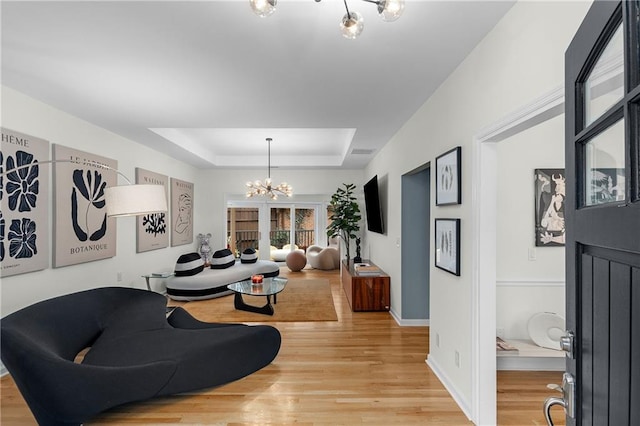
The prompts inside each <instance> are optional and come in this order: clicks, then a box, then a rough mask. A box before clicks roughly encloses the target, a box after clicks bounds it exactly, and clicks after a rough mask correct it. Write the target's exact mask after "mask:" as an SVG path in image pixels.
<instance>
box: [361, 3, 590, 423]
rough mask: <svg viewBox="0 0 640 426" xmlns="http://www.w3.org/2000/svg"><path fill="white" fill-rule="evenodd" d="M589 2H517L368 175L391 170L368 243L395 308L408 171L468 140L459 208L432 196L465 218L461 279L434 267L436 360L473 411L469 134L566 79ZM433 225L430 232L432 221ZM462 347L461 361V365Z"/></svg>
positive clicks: (437, 211)
mask: <svg viewBox="0 0 640 426" xmlns="http://www.w3.org/2000/svg"><path fill="white" fill-rule="evenodd" d="M589 5H590V2H519V3H517V4H516V5H515V6H514V7H513V8H512V9H511V10H510V11H509V12H508V13H507V14H506V15H505V17H504V18H503V19H502V20H501V21H500V22H499V23H498V24H497V25H496V27H495V28H494V29H493V30H492V31H491V33H489V34H488V35H487V37H485V39H484V40H483V41H482V42H481V43H480V44H479V45H478V46H477V47H476V48H475V49H474V51H473V52H472V53H471V54H470V55H469V56H468V57H467V58H466V59H465V60H464V61H463V63H462V64H461V65H460V66H459V67H458V68H457V69H456V71H454V72H453V73H452V74H451V76H450V77H449V78H448V79H447V81H445V82H444V83H443V84H442V85H441V86H440V88H439V89H438V90H437V91H436V93H434V95H433V96H432V97H431V98H430V99H429V100H428V101H427V102H426V103H425V104H424V105H423V106H422V107H421V108H420V109H419V110H418V111H417V112H416V114H415V115H414V117H413V118H412V119H410V120H409V121H408V122H407V123H406V124H405V125H404V126H403V128H402V129H401V130H400V131H399V132H398V133H397V134H396V135H395V136H394V138H393V139H392V140H391V141H390V142H389V143H388V144H387V145H386V146H385V147H384V149H382V150H381V151H380V153H379V154H378V155H377V156H376V157H375V158H374V159H373V161H372V162H371V163H370V164H369V165H368V166H367V169H366V172H365V177H366V176H372V175H374V174H378V175H384V174H388V182H389V210H388V215H389V216H388V221H387V222H388V234H387V235H386V236H383V235H373V236H369V238H368V241H369V244H370V245H371V247H370V251H371V258H372V260H373V261H374V262H376V263H377V264H379V265H380V266H381V267H382V268H383V269H384V270H385V271H386V272H387V273H389V275H390V276H391V286H392V291H391V293H392V294H391V305H392V306H394V305H395V306H398V305H399V303H400V300H401V297H400V294H401V288H402V285H401V282H402V275H401V270H400V265H401V262H400V256H401V253H400V250H399V248H396V240H397V239H398V238H400V211H399V208H400V205H401V203H400V193H401V176H402V174H404V173H406V172H408V171H410V170H412V169H415V168H417V167H418V166H421V165H422V164H425V163H427V162H432V164H433V162H434V160H435V157H436V156H438V155H440V154H442V153H444V152H446V151H447V150H449V149H451V148H453V147H455V146H458V145H460V146H462V170H463V171H462V205H460V206H448V207H436V206H435V205H434V203H435V200H434V199H433V197H432V204H431V206H432V207H431V208H432V216H433V218H438V217H458V218H461V220H462V226H461V234H462V247H461V256H462V257H461V276H460V277H456V276H454V275H451V274H448V273H446V272H444V271H441V270H439V269H436V268H435V267H434V266H433V262H431V271H430V272H431V294H430V303H431V306H430V313H431V318H430V326H431V332H430V339H431V341H430V353H429V360H430V364H431V365H433V366H436V367H437V369H438V370H439V372H440V373H441V374H440V377H441V378H443V380H445V381H446V383H445V384H446V385H447V387H448V389H449V390H450V391H451V392H452V394H453V395H454V397H455V398H456V399H457V401H458V403H459V404H460V405H461V407H462V408H463V410H465V412H467V414H469V415H470V416H472V413H471V398H472V391H471V388H472V377H473V372H472V370H471V354H472V351H471V342H472V335H471V333H472V318H471V312H472V306H471V294H472V289H471V284H472V276H473V272H474V271H472V270H471V259H472V257H473V253H472V252H471V250H472V244H471V242H470V241H469V235H471V233H472V229H471V225H472V223H473V219H474V214H475V212H474V211H472V208H471V207H472V194H470V188H471V181H470V179H471V178H470V176H471V173H470V171H471V170H470V169H471V165H472V164H473V156H474V147H473V145H472V140H473V137H474V135H476V134H478V132H479V131H480V130H481V129H482V128H484V127H485V126H488V125H489V124H492V123H494V122H495V121H497V120H499V119H501V118H502V117H504V116H506V115H507V114H508V113H510V112H511V111H514V110H516V109H517V108H519V107H520V106H522V105H524V104H526V103H528V102H529V101H531V100H532V99H535V98H537V97H538V96H540V95H541V94H544V93H546V92H548V91H550V90H551V89H553V88H554V87H556V86H558V85H560V84H562V83H563V79H564V64H563V61H564V51H565V49H566V47H567V46H568V44H569V42H570V40H571V39H572V37H573V35H574V34H575V31H576V29H577V28H578V26H579V24H580V22H581V21H582V19H583V17H584V15H585V13H586V11H587V10H588V8H589ZM417 54H419V53H417ZM432 180H433V179H432ZM431 229H432V232H433V223H432V224H431ZM432 244H433V243H432ZM432 250H433V249H432ZM400 315H401V312H400ZM436 335H437V336H439V343H440V345H439V346H437V345H436V341H435V339H436ZM456 352H458V353H459V366H457V365H456V363H455V358H456V357H455V353H456ZM481 367H482V366H480V368H481Z"/></svg>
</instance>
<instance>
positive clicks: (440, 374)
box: [425, 355, 473, 421]
mask: <svg viewBox="0 0 640 426" xmlns="http://www.w3.org/2000/svg"><path fill="white" fill-rule="evenodd" d="M425 362H426V363H427V365H428V366H429V368H431V371H433V374H435V375H436V377H437V378H438V379H439V380H440V382H441V383H442V385H443V386H444V387H445V389H446V390H447V392H449V395H451V397H452V398H453V400H454V401H455V402H456V404H458V407H460V409H461V410H462V412H463V413H464V415H465V416H467V418H468V419H469V420H471V421H473V417H472V415H471V408H470V407H469V404H468V403H467V401H466V400H465V399H464V397H463V396H462V395H460V394H459V393H458V390H457V389H456V388H455V386H453V382H451V380H449V377H448V376H447V375H446V374H445V373H444V371H442V369H441V368H440V367H439V366H438V363H437V362H436V361H435V360H434V359H433V357H432V356H431V355H428V356H427V359H426V360H425Z"/></svg>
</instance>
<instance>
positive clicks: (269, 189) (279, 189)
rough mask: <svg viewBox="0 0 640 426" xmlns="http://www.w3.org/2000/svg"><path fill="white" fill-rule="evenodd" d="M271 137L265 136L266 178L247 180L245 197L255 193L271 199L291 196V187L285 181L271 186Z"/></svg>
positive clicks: (252, 195) (253, 195)
mask: <svg viewBox="0 0 640 426" xmlns="http://www.w3.org/2000/svg"><path fill="white" fill-rule="evenodd" d="M271 141H272V139H271V138H267V143H268V144H269V163H268V166H267V178H266V179H265V181H264V182H261V181H259V180H257V181H255V182H247V188H248V189H247V198H251V197H255V196H257V195H268V196H269V197H270V198H271V199H272V200H277V199H278V194H279V195H286V196H287V197H291V196H292V195H293V188H291V186H290V185H289V184H288V183H286V182H282V183H281V184H280V185H278V186H273V184H272V182H271Z"/></svg>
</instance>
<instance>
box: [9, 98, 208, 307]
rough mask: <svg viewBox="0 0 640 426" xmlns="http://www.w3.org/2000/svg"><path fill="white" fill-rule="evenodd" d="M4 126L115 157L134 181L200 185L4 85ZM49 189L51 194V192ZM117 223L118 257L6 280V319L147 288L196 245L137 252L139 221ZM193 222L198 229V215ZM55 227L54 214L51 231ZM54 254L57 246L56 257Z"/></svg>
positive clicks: (133, 146) (184, 168) (184, 169)
mask: <svg viewBox="0 0 640 426" xmlns="http://www.w3.org/2000/svg"><path fill="white" fill-rule="evenodd" d="M2 126H3V127H5V128H8V129H12V130H15V131H18V132H22V133H26V134H28V135H32V136H36V137H39V138H42V139H46V140H48V141H49V142H50V143H51V144H54V143H55V144H60V145H64V146H68V147H72V148H76V149H80V150H83V151H88V152H91V153H94V154H98V155H103V156H105V157H109V158H114V159H116V160H117V161H118V169H119V170H120V171H122V172H123V173H124V174H125V175H126V176H127V177H129V179H133V178H134V177H135V168H136V167H142V168H145V169H148V170H152V171H154V172H158V173H163V174H167V175H169V176H172V177H177V178H180V179H183V180H186V181H190V182H195V180H196V177H197V175H198V171H197V170H196V169H195V168H193V167H190V166H188V165H186V164H184V163H181V162H179V161H176V160H174V159H173V158H171V157H168V156H166V155H163V154H159V153H157V152H155V151H153V150H151V149H149V148H147V147H145V146H143V145H140V144H137V143H134V142H132V141H130V140H127V139H124V138H122V137H120V136H118V135H116V134H114V133H111V132H108V131H106V130H104V129H102V128H100V127H97V126H94V125H92V124H89V123H87V122H85V121H82V120H80V119H78V118H76V117H73V116H71V115H69V114H67V113H64V112H62V111H60V110H57V109H55V108H52V107H50V106H48V105H46V104H44V103H42V102H39V101H36V100H34V99H32V98H30V97H28V96H25V95H23V94H21V93H19V92H16V91H14V90H12V89H9V88H7V87H4V86H3V87H2ZM120 183H122V181H121V182H120ZM48 190H49V191H51V188H49V189H48ZM52 203H53V200H50V206H49V209H50V211H51V209H52ZM117 220H118V222H117V230H118V231H117V248H116V251H117V254H116V256H115V257H113V258H110V259H104V260H98V261H94V262H88V263H84V264H80V265H73V266H67V267H62V268H56V269H53V268H48V269H45V270H43V271H38V272H31V273H27V274H22V275H17V276H12V277H7V278H3V279H2V287H1V292H0V294H1V299H2V300H1V302H0V312H1V315H2V316H4V315H7V314H9V313H11V312H14V311H15V310H17V309H19V308H22V307H24V306H27V305H30V304H32V303H34V302H36V301H39V300H43V299H47V298H50V297H54V296H57V295H61V294H66V293H70V292H74V291H79V290H84V289H89V288H94V287H101V286H109V285H119V286H125V287H137V288H146V287H145V284H144V279H143V278H142V277H141V275H143V274H148V273H150V272H153V271H156V270H158V269H172V268H173V265H174V264H175V260H176V259H177V257H178V256H179V255H180V253H183V252H184V251H185V250H187V249H188V247H191V246H180V247H174V248H166V249H160V250H153V251H150V252H146V253H139V254H136V236H135V235H136V233H135V223H136V221H135V218H133V217H126V218H120V219H117ZM194 220H195V225H196V229H197V227H198V226H199V221H198V217H196V218H195V219H194ZM52 226H53V223H52V215H51V214H50V215H49V227H50V232H51V229H52ZM51 245H52V242H51ZM191 248H193V247H191ZM51 250H52V247H50V252H51V253H52V251H51ZM118 273H121V274H122V281H121V282H118V281H117V279H116V278H117V274H118Z"/></svg>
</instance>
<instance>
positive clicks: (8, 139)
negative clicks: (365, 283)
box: [0, 128, 50, 278]
mask: <svg viewBox="0 0 640 426" xmlns="http://www.w3.org/2000/svg"><path fill="white" fill-rule="evenodd" d="M0 131H1V132H2V144H1V145H0V148H1V149H0V277H3V278H4V277H9V276H12V275H18V274H24V273H26V272H33V271H40V270H42V269H46V268H48V267H49V167H50V165H49V164H48V162H49V161H50V160H49V141H46V140H44V139H40V138H36V137H34V136H29V135H25V134H23V133H19V132H16V131H13V130H9V129H5V128H1V129H0ZM42 162H44V163H45V164H40V163H42Z"/></svg>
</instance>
